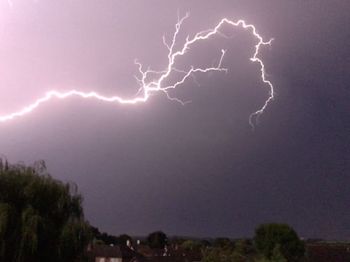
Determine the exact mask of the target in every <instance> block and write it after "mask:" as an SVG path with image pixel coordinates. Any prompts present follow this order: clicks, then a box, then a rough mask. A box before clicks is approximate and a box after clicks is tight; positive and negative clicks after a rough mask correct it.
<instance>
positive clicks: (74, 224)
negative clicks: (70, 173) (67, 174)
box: [0, 161, 90, 262]
mask: <svg viewBox="0 0 350 262" xmlns="http://www.w3.org/2000/svg"><path fill="white" fill-rule="evenodd" d="M0 162H1V161H0ZM89 240H90V226H89V225H88V223H87V222H86V221H85V220H84V215H83V209H82V197H81V195H79V194H78V193H77V188H76V186H74V185H71V184H65V183H62V182H60V181H58V180H55V179H53V178H51V177H50V176H49V175H48V174H47V172H46V168H45V164H44V162H38V163H36V164H35V165H34V166H33V167H27V166H24V165H9V164H8V163H7V162H5V164H2V162H1V164H0V261H8V262H11V261H16V262H21V261H25V262H32V261H38V262H40V261H53V262H56V261H57V262H58V261H68V262H69V261H75V260H76V259H77V258H79V257H80V256H81V255H82V253H83V251H84V249H85V246H86V245H87V243H88V242H89Z"/></svg>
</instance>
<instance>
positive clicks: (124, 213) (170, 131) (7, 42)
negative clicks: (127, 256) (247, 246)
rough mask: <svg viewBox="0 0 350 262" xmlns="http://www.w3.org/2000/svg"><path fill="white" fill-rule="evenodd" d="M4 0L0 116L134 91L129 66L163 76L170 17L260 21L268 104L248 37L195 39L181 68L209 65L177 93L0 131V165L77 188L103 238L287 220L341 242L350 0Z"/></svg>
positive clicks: (247, 232)
mask: <svg viewBox="0 0 350 262" xmlns="http://www.w3.org/2000/svg"><path fill="white" fill-rule="evenodd" d="M12 2H13V7H12V8H10V7H9V5H8V2H7V1H6V0H1V1H0V91H1V94H2V95H1V97H0V114H1V115H3V114H6V113H11V112H13V111H16V110H18V109H19V108H21V107H23V106H24V105H27V104H29V103H31V102H32V101H33V100H35V99H36V98H38V97H40V96H42V95H43V94H44V93H45V92H46V91H48V90H50V89H53V88H54V89H57V90H62V91H64V90H69V89H71V88H76V89H79V90H83V91H91V90H96V91H98V92H99V93H102V94H105V95H123V96H126V97H128V96H132V95H134V94H135V92H136V91H137V88H138V86H137V84H136V82H135V79H134V75H136V74H137V67H136V66H135V65H134V59H135V58H137V59H138V60H139V61H140V62H142V63H143V64H144V65H145V66H146V67H147V66H152V67H153V68H155V69H162V68H163V67H164V66H165V65H166V63H167V60H166V59H167V58H166V56H167V50H166V48H165V47H164V45H163V43H162V36H163V34H165V36H167V37H170V36H171V34H172V33H173V31H174V24H175V23H176V21H177V12H178V11H179V12H180V14H185V12H186V11H189V12H190V13H191V17H190V18H189V19H188V20H187V21H186V24H185V25H184V27H183V32H182V34H181V37H182V39H184V38H183V37H186V35H188V34H189V35H193V34H194V33H196V32H197V31H200V30H203V29H208V28H212V27H213V26H215V25H216V24H217V23H218V22H219V21H220V20H221V18H223V17H227V18H230V19H232V20H238V19H241V18H242V19H245V20H246V21H247V22H249V23H252V24H254V25H255V26H256V27H257V30H258V32H259V33H260V34H261V35H262V36H264V37H265V39H266V40H268V39H270V38H274V39H275V40H274V41H273V43H272V46H271V47H268V48H263V49H262V52H261V57H262V58H263V60H264V62H265V65H266V71H267V74H268V78H269V80H271V81H272V82H273V84H274V85H275V91H276V95H275V100H274V101H273V102H272V103H271V104H270V105H269V106H268V108H267V110H266V111H265V113H264V114H263V115H262V116H261V117H260V119H259V124H258V125H257V126H256V128H255V131H252V129H251V126H250V125H249V122H248V119H249V115H250V114H251V113H252V112H254V111H255V110H257V109H259V107H261V106H262V105H263V103H264V101H265V99H266V98H267V96H268V88H267V86H266V85H263V84H262V82H261V79H260V78H259V67H258V66H257V65H256V64H253V63H252V62H251V61H249V58H250V57H251V55H252V53H253V52H254V44H255V42H254V39H253V38H252V37H251V35H250V34H249V33H247V32H245V31H243V30H240V29H232V28H231V29H230V28H228V27H225V28H224V30H225V33H226V34H228V35H229V36H230V38H229V39H226V38H220V37H216V38H214V39H212V40H210V41H208V42H205V43H201V44H198V46H196V48H194V49H193V52H192V51H191V52H189V56H188V58H187V60H186V59H183V60H181V63H183V64H186V63H187V64H188V63H189V64H195V63H197V64H199V65H201V64H209V65H211V64H212V63H215V61H217V58H218V54H220V50H221V48H224V49H227V55H226V56H225V58H224V61H223V65H224V66H225V67H226V68H228V69H229V72H228V73H227V74H225V73H218V72H211V73H209V74H197V75H196V76H197V82H198V83H199V84H200V85H197V84H196V83H195V82H194V81H192V80H191V79H189V80H188V81H187V82H186V83H185V84H184V85H183V86H182V87H181V88H179V89H178V90H176V91H175V92H174V93H172V94H173V95H176V96H177V97H179V98H181V99H183V100H191V101H192V102H191V103H189V104H186V105H185V106H182V105H181V104H179V103H176V102H173V101H169V100H167V98H166V96H164V95H162V94H159V95H155V96H152V98H151V99H150V100H149V101H148V102H147V103H145V104H139V105H136V106H130V105H118V104H108V103H102V102H99V101H96V100H88V101H87V100H82V99H79V98H71V99H68V100H63V101H58V100H53V101H52V102H50V103H47V104H45V105H43V106H41V107H40V108H39V109H37V110H36V111H35V112H33V113H32V114H30V115H27V116H25V117H23V118H18V119H16V120H13V121H10V122H6V123H1V124H0V153H1V154H2V155H4V156H6V157H7V158H8V159H9V161H10V162H19V161H23V162H24V163H26V164H31V163H33V162H34V161H35V160H39V159H43V160H45V161H46V162H47V165H48V168H49V171H50V173H51V174H52V176H53V177H55V178H57V179H60V180H64V181H72V182H75V183H77V185H78V186H79V190H80V192H81V193H82V194H83V196H84V207H85V214H86V218H87V219H88V220H89V221H90V222H91V224H93V225H95V226H98V227H99V228H100V229H101V230H102V231H107V232H109V233H111V234H121V233H128V234H131V235H143V234H147V233H149V232H152V231H154V230H159V229H160V230H163V231H165V232H166V233H167V234H169V235H188V236H199V237H217V236H228V237H250V236H252V235H253V233H254V229H255V227H256V226H257V225H259V224H260V223H264V222H283V223H288V224H290V225H291V226H293V227H294V228H295V229H296V231H297V232H298V233H299V235H300V236H302V237H306V238H325V239H350V208H349V203H350V189H349V187H350V102H349V101H350V88H349V82H350V47H349V43H350V29H349V25H350V15H349V13H350V2H349V1H348V0H342V1H341V0H332V1H328V0H293V1H290V0H264V1H261V0H255V1H249V0H226V1H224V0H191V1H189V0H181V1H180V0H176V1H170V0H169V1H164V0H147V1H141V0H139V1H136V0H128V1H122V0H98V1H96V0H74V1H73V0H59V1H58V0H56V1H44V0H37V1H29V0H22V1H21V0H13V1H12Z"/></svg>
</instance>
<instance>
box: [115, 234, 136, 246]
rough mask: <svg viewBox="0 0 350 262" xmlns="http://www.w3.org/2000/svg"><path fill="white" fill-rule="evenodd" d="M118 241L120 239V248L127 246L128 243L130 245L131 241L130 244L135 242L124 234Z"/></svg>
mask: <svg viewBox="0 0 350 262" xmlns="http://www.w3.org/2000/svg"><path fill="white" fill-rule="evenodd" d="M117 239H118V242H117V243H118V244H119V245H120V246H126V245H127V243H128V241H130V244H131V243H132V242H133V239H132V237H131V236H129V235H127V234H122V235H120V236H119V237H118V238H117Z"/></svg>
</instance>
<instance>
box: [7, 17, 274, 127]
mask: <svg viewBox="0 0 350 262" xmlns="http://www.w3.org/2000/svg"><path fill="white" fill-rule="evenodd" d="M188 17H189V13H187V14H186V15H185V16H184V17H182V18H180V17H178V21H177V23H176V24H175V31H174V33H173V35H172V38H171V41H170V43H168V42H167V40H166V38H165V37H164V36H163V43H164V45H165V47H166V48H167V50H168V56H167V60H168V63H167V66H166V68H165V69H164V70H162V71H155V70H152V69H150V68H147V69H144V68H143V65H142V64H141V63H139V62H138V61H135V64H136V65H137V67H138V71H139V76H135V78H136V80H137V82H138V83H139V85H140V87H139V90H138V92H137V94H136V96H135V97H133V98H123V97H120V96H109V97H107V96H103V95H100V94H98V93H97V92H81V91H78V90H70V91H67V92H59V91H55V90H51V91H48V92H47V93H46V94H45V95H44V96H43V97H41V98H39V99H37V100H36V101H34V102H33V103H32V104H30V105H28V106H26V107H24V108H22V109H21V110H19V111H17V112H13V113H10V114H7V115H2V116H0V122H6V121H9V120H13V119H15V118H18V117H22V116H25V115H27V114H29V113H31V112H33V111H34V110H35V109H37V108H38V107H39V106H40V105H42V104H44V103H46V102H49V101H50V100H52V99H53V98H57V99H66V98H69V97H73V96H76V97H80V98H85V99H89V98H91V99H97V100H100V101H103V102H110V103H119V104H131V105H135V104H138V103H145V102H147V101H148V100H149V98H150V97H151V96H152V95H153V94H156V93H159V92H160V93H163V94H165V95H166V97H167V98H168V99H170V100H172V101H177V102H179V103H181V104H183V105H184V104H185V102H183V101H181V100H180V99H178V98H176V97H172V96H171V95H170V94H169V91H170V90H174V89H176V88H177V87H179V86H181V85H182V84H184V83H185V81H186V80H187V79H188V78H190V77H194V74H195V73H207V72H213V71H215V72H227V69H226V68H224V67H222V61H223V59H224V56H225V54H226V50H221V55H220V56H219V59H218V63H217V64H216V66H212V67H204V68H202V67H194V66H192V67H191V68H190V69H187V70H182V69H178V68H176V67H175V64H176V61H177V59H178V58H180V57H182V56H185V55H186V52H187V51H188V50H190V49H191V47H192V46H193V45H195V44H196V43H198V42H201V41H205V40H208V39H210V38H211V37H213V36H214V35H221V36H224V35H223V33H222V32H220V29H221V28H222V27H223V26H224V25H229V26H232V27H235V28H236V27H240V28H242V29H245V30H247V31H249V32H250V33H251V34H252V36H254V38H255V39H256V44H255V51H254V54H253V55H252V57H251V58H250V60H251V61H252V62H253V63H257V64H258V65H259V67H260V73H261V81H262V82H263V83H264V84H265V85H266V86H267V87H268V89H269V95H268V98H267V99H266V100H265V102H264V103H263V105H262V106H261V107H260V108H259V109H258V110H256V111H255V112H253V113H252V114H251V115H250V117H249V123H250V125H251V126H252V127H253V128H254V126H255V122H256V121H257V119H258V117H259V116H260V115H261V114H263V113H264V111H265V109H266V108H267V106H268V105H269V103H270V102H271V101H272V100H273V98H274V86H273V84H272V83H271V81H269V80H268V79H267V77H266V73H265V64H264V63H263V61H262V59H261V58H260V57H259V53H260V50H261V47H263V46H266V45H270V44H271V42H272V40H273V39H270V40H269V41H264V39H263V37H262V36H260V35H259V34H258V33H257V30H256V28H255V26H254V25H251V24H247V23H246V22H245V21H244V20H238V21H236V22H234V21H231V20H229V19H227V18H223V19H222V20H221V21H220V22H219V23H218V24H217V25H216V26H215V27H214V28H211V29H208V30H204V31H200V32H198V33H196V34H195V35H194V36H192V37H189V36H187V38H186V40H185V43H184V44H183V45H182V46H181V47H180V48H177V49H176V45H178V36H179V33H180V30H181V26H182V25H183V23H184V21H185V20H186V19H187V18H188ZM174 72H176V73H178V74H180V75H181V78H180V80H178V81H177V82H175V83H172V84H170V85H169V84H168V85H166V84H164V83H165V82H166V80H167V79H169V76H170V75H171V74H172V73H174Z"/></svg>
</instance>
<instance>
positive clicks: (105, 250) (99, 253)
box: [90, 245, 123, 258]
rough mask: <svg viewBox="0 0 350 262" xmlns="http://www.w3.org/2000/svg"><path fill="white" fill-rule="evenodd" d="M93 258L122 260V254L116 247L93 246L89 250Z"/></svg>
mask: <svg viewBox="0 0 350 262" xmlns="http://www.w3.org/2000/svg"><path fill="white" fill-rule="evenodd" d="M90 252H91V254H93V255H94V256H95V257H106V258H112V257H113V258H122V257H123V254H122V252H121V250H120V248H119V247H118V246H107V245H95V246H93V247H92V249H91V251H90Z"/></svg>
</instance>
